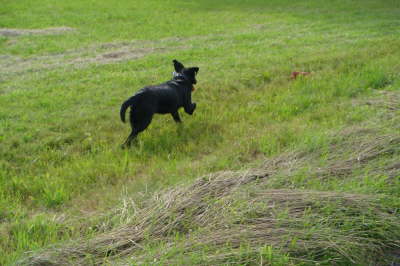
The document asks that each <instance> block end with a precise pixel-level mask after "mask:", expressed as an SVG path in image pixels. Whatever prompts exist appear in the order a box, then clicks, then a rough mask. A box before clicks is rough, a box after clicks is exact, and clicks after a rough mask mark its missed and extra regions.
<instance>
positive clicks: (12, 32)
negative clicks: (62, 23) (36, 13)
mask: <svg viewBox="0 0 400 266" xmlns="http://www.w3.org/2000/svg"><path fill="white" fill-rule="evenodd" d="M70 31H74V29H73V28H71V27H55V28H46V29H7V28H1V29H0V36H6V37H15V36H21V35H54V34H63V33H65V32H70Z"/></svg>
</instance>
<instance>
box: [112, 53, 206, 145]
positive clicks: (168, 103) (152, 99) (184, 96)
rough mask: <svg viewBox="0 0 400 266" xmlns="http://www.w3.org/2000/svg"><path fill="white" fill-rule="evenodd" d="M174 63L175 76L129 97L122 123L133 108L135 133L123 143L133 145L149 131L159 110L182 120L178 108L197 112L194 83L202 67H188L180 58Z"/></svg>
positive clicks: (133, 128) (177, 119) (122, 110)
mask: <svg viewBox="0 0 400 266" xmlns="http://www.w3.org/2000/svg"><path fill="white" fill-rule="evenodd" d="M173 63H174V68H175V72H174V77H173V78H172V79H171V80H169V81H167V82H165V83H162V84H160V85H155V86H148V87H144V88H142V89H140V90H139V91H138V92H137V93H136V94H135V95H133V96H132V97H130V98H129V99H128V100H126V101H125V102H124V103H123V104H122V106H121V110H120V116H121V120H122V122H125V112H126V110H127V109H128V108H129V107H130V108H131V111H130V124H131V128H132V132H131V134H130V135H129V136H128V138H127V139H126V141H125V143H124V144H123V145H126V146H130V145H131V143H132V141H133V140H134V139H135V138H136V137H137V135H138V134H139V133H140V132H142V131H143V130H145V129H146V128H147V127H148V126H149V124H150V123H151V120H152V118H153V115H154V114H155V113H157V114H171V115H172V117H173V119H174V120H175V122H177V123H180V122H182V121H181V118H180V117H179V113H178V109H179V108H181V107H183V108H184V109H185V112H186V113H188V114H190V115H191V114H193V112H194V110H195V109H196V103H192V91H193V90H194V87H193V84H196V82H197V81H196V74H197V72H198V71H199V68H198V67H191V68H185V67H184V66H183V65H182V64H181V63H180V62H178V61H177V60H173Z"/></svg>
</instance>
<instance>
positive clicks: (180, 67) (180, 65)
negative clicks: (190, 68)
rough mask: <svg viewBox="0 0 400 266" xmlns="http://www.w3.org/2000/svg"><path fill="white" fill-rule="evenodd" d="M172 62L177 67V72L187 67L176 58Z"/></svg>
mask: <svg viewBox="0 0 400 266" xmlns="http://www.w3.org/2000/svg"><path fill="white" fill-rule="evenodd" d="M172 62H173V63H174V68H175V71H176V72H177V73H181V71H182V69H184V68H185V67H184V66H183V65H182V63H181V62H179V61H178V60H176V59H174V60H172Z"/></svg>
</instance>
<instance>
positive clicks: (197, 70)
mask: <svg viewBox="0 0 400 266" xmlns="http://www.w3.org/2000/svg"><path fill="white" fill-rule="evenodd" d="M190 69H193V71H194V73H196V75H197V72H199V70H200V68H198V67H191V68H190Z"/></svg>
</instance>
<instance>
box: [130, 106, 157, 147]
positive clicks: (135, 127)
mask: <svg viewBox="0 0 400 266" xmlns="http://www.w3.org/2000/svg"><path fill="white" fill-rule="evenodd" d="M142 115H143V114H142ZM152 119H153V114H147V115H144V116H140V115H139V114H138V113H136V112H132V114H131V125H132V132H131V134H130V135H129V136H128V138H127V139H126V141H125V143H124V144H123V145H126V146H128V147H130V146H131V143H132V141H133V140H136V137H137V135H139V133H140V132H142V131H143V130H145V129H146V128H147V127H148V126H149V125H150V123H151V120H152Z"/></svg>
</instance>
